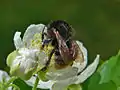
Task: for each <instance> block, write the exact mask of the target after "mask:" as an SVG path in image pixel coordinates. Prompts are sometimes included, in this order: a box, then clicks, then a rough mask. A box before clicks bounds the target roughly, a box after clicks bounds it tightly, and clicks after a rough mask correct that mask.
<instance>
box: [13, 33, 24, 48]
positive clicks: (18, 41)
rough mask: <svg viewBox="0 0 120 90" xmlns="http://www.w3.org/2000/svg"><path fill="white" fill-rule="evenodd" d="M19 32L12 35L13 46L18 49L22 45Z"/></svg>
mask: <svg viewBox="0 0 120 90" xmlns="http://www.w3.org/2000/svg"><path fill="white" fill-rule="evenodd" d="M20 35H21V32H16V33H15V35H14V39H13V40H14V44H15V47H16V49H19V48H22V47H23V42H22V40H21V37H20Z"/></svg>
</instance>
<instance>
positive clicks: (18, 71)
mask: <svg viewBox="0 0 120 90" xmlns="http://www.w3.org/2000/svg"><path fill="white" fill-rule="evenodd" d="M37 52H38V50H37V49H28V48H21V49H19V51H18V55H17V56H16V58H15V59H14V60H13V62H12V65H11V66H10V68H11V69H10V72H11V74H12V75H15V76H19V77H21V78H22V79H29V78H30V77H31V75H32V73H33V71H35V69H36V68H37V58H36V57H37V56H36V53H37Z"/></svg>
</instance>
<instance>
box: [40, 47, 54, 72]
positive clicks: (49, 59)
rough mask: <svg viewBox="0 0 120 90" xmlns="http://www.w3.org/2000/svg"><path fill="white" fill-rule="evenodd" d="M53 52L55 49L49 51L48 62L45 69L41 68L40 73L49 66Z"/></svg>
mask: <svg viewBox="0 0 120 90" xmlns="http://www.w3.org/2000/svg"><path fill="white" fill-rule="evenodd" d="M54 52H55V49H53V50H52V51H51V53H50V55H49V58H48V61H47V62H46V64H45V67H43V68H42V69H41V71H45V70H47V67H48V66H49V64H50V61H51V57H52V55H53V53H54Z"/></svg>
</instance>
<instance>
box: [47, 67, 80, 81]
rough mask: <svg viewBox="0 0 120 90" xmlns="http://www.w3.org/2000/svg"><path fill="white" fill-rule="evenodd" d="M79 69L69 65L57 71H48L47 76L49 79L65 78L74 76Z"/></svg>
mask: <svg viewBox="0 0 120 90" xmlns="http://www.w3.org/2000/svg"><path fill="white" fill-rule="evenodd" d="M77 71H78V69H77V68H76V67H67V68H64V69H61V70H56V71H48V72H47V73H46V78H47V79H49V80H56V81H59V80H64V79H67V78H70V77H74V76H76V75H77Z"/></svg>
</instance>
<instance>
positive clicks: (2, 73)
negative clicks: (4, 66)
mask: <svg viewBox="0 0 120 90" xmlns="http://www.w3.org/2000/svg"><path fill="white" fill-rule="evenodd" d="M3 79H4V80H6V81H8V80H9V79H10V77H9V75H8V74H7V72H5V71H2V70H0V82H2V80H3Z"/></svg>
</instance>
